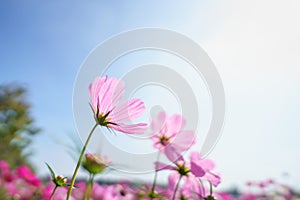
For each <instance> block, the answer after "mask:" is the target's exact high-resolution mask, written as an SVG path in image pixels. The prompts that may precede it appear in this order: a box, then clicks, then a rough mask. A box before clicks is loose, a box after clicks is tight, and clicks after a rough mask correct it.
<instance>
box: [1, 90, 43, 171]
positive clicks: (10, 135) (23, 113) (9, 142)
mask: <svg viewBox="0 0 300 200" xmlns="http://www.w3.org/2000/svg"><path fill="white" fill-rule="evenodd" d="M26 94H27V92H26V88H25V87H23V86H21V85H18V84H7V85H0V160H6V161H7V162H8V163H9V164H10V166H11V167H12V168H15V167H17V166H20V165H23V164H25V165H28V166H30V163H29V162H28V156H29V155H31V152H30V151H28V149H27V147H28V145H29V144H30V143H31V137H32V136H33V135H36V134H37V133H39V131H40V129H38V128H36V127H35V126H34V125H33V123H34V120H33V118H32V116H31V115H30V107H31V105H30V104H29V103H28V102H27V101H26Z"/></svg>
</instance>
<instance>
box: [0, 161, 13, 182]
mask: <svg viewBox="0 0 300 200" xmlns="http://www.w3.org/2000/svg"><path fill="white" fill-rule="evenodd" d="M0 178H2V179H3V180H5V181H6V182H10V181H12V180H13V174H12V173H11V171H10V168H9V165H8V163H7V162H6V161H4V160H0Z"/></svg>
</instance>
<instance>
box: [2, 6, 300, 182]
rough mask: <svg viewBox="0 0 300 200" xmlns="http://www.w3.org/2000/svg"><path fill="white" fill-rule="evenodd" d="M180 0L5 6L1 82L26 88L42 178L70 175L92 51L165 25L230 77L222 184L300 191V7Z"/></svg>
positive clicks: (220, 157)
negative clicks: (83, 70) (84, 72)
mask: <svg viewBox="0 0 300 200" xmlns="http://www.w3.org/2000/svg"><path fill="white" fill-rule="evenodd" d="M175 2H176V1H164V2H160V1H143V2H142V1H130V2H126V3H125V1H123V2H121V1H119V2H117V1H109V2H105V1H86V2H85V3H83V1H47V2H46V1H43V2H41V1H33V0H29V1H1V3H0V28H1V31H0V44H1V45H0V55H1V59H0V77H1V79H0V82H1V83H9V82H13V81H17V82H19V83H21V84H25V85H26V86H27V87H28V89H29V101H30V102H31V103H32V105H33V107H32V115H33V117H34V118H35V119H36V125H38V126H40V127H41V128H42V129H43V131H42V133H41V134H40V135H39V136H37V137H36V138H35V140H34V147H33V150H35V151H36V153H35V156H34V157H33V161H34V164H35V165H36V166H37V167H38V169H39V173H40V174H44V173H45V172H46V168H45V166H44V162H45V161H46V162H48V163H50V164H51V165H52V166H53V168H54V169H55V170H56V171H58V172H59V173H62V174H68V173H69V172H70V168H72V169H73V162H72V159H71V158H70V157H69V155H68V154H67V153H66V152H65V148H64V147H63V145H62V143H70V136H69V135H70V134H71V135H72V134H76V133H75V128H74V122H73V113H72V92H73V84H74V81H75V78H76V74H77V72H78V70H79V67H80V65H81V64H82V62H83V60H84V59H85V58H86V57H87V55H88V54H89V52H90V51H91V50H92V49H93V48H94V47H95V46H97V45H98V44H99V43H100V42H103V41H104V40H105V39H107V38H109V37H111V36H112V35H115V34H117V33H119V32H122V31H127V30H130V29H133V28H139V27H161V28H167V29H171V30H175V31H177V32H180V33H182V34H185V35H187V36H188V37H190V38H192V39H193V40H195V41H196V42H198V43H199V44H200V45H201V46H202V47H203V48H204V49H205V50H206V52H207V53H208V55H209V56H210V57H211V58H212V60H213V61H214V63H215V65H216V67H217V68H218V70H219V73H220V76H221V78H222V80H223V83H224V87H225V94H226V98H227V113H226V123H225V127H224V131H223V135H222V138H221V139H220V141H219V143H218V145H217V147H216V148H215V150H214V151H213V153H212V154H211V157H212V158H213V159H214V160H215V161H216V163H217V165H218V171H220V172H221V173H222V174H223V178H224V181H223V182H224V185H225V186H231V185H234V184H236V183H242V182H244V181H245V180H248V179H260V178H268V177H274V178H277V179H279V180H282V181H285V182H288V183H296V184H298V185H299V183H300V182H299V180H300V177H299V173H298V169H299V167H300V163H299V161H297V159H296V158H297V157H299V153H298V152H299V151H300V149H299V139H300V138H299V131H300V125H299V113H300V107H299V104H298V102H299V100H300V93H299V79H298V74H299V72H300V68H299V66H300V61H299V60H300V59H299V58H298V56H299V52H300V49H299V47H300V43H299V42H300V38H299V35H300V30H299V27H298V26H297V19H299V17H300V16H299V14H298V12H297V8H299V6H300V5H299V2H298V1H292V0H288V1H286V2H284V3H282V2H280V1H268V0H264V1H243V2H240V1H237V0H229V1H226V2H225V1H217V0H214V1H209V2H208V1H207V2H204V1H189V2H188V3H184V2H181V1H177V2H176V3H175ZM284 172H287V173H289V174H290V176H289V177H285V178H284V177H282V173H284Z"/></svg>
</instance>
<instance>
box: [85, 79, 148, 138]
mask: <svg viewBox="0 0 300 200" xmlns="http://www.w3.org/2000/svg"><path fill="white" fill-rule="evenodd" d="M124 91H125V90H124V82H123V81H122V80H118V79H115V78H108V76H105V77H97V78H96V79H95V80H94V82H92V83H91V84H90V86H89V95H90V105H91V107H92V109H93V112H94V117H95V120H96V122H97V123H98V124H99V125H101V126H105V127H107V128H111V129H114V130H116V131H120V132H123V133H127V134H136V133H143V132H144V131H145V129H146V126H147V124H145V123H138V124H126V122H129V121H132V120H134V119H136V118H138V117H140V116H141V115H142V114H143V112H144V111H145V105H144V103H143V102H142V101H141V100H140V99H137V98H135V99H131V100H128V101H126V102H124V103H119V102H120V100H121V98H122V97H123V94H124Z"/></svg>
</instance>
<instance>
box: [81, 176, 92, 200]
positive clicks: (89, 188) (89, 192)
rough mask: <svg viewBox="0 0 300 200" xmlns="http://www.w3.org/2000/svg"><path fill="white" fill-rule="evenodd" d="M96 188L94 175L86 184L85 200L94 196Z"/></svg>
mask: <svg viewBox="0 0 300 200" xmlns="http://www.w3.org/2000/svg"><path fill="white" fill-rule="evenodd" d="M93 186H94V174H90V176H89V179H88V181H87V182H86V186H85V191H84V196H83V200H89V199H90V198H91V196H92V194H93Z"/></svg>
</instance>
